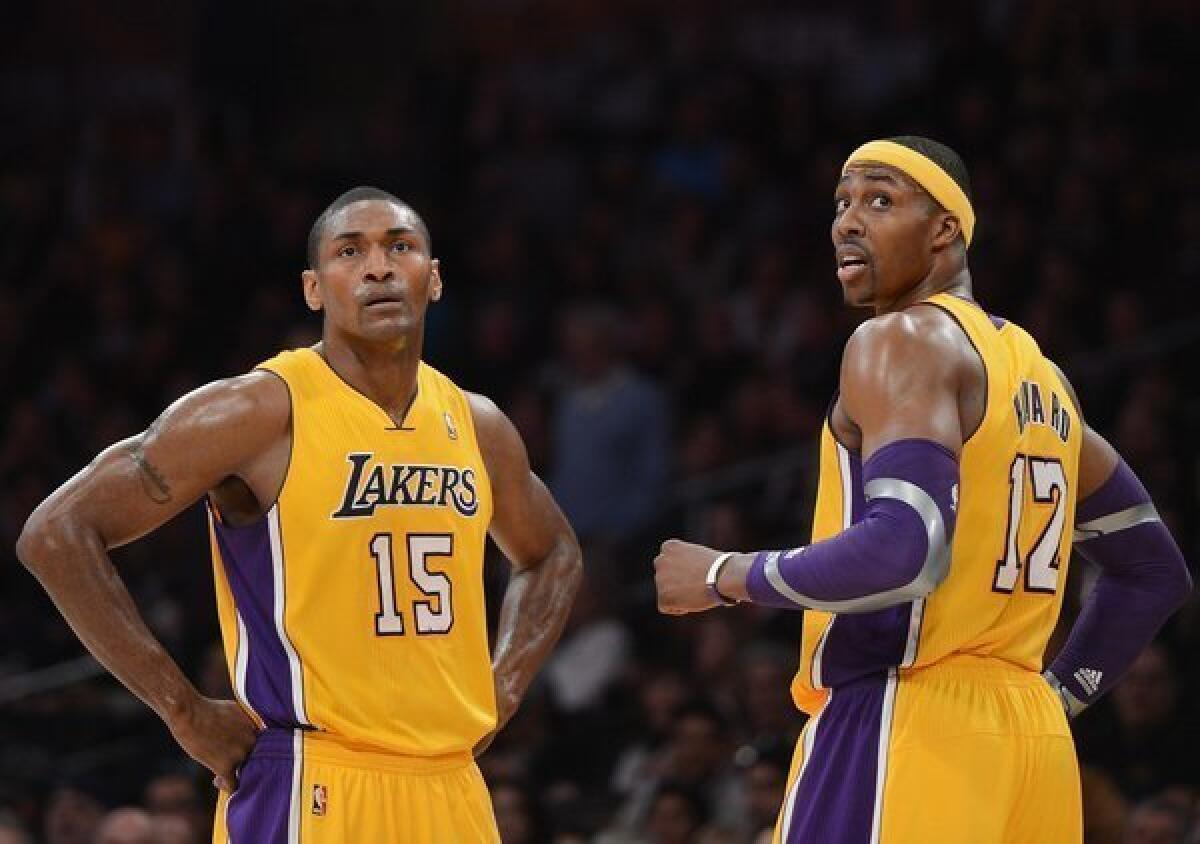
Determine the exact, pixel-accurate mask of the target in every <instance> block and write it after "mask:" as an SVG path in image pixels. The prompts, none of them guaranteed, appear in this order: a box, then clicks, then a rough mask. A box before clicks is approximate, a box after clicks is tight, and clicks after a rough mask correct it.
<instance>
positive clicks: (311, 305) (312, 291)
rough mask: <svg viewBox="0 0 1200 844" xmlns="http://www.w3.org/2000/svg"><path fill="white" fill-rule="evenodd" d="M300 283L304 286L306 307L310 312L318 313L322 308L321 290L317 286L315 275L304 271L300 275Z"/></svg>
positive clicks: (311, 271)
mask: <svg viewBox="0 0 1200 844" xmlns="http://www.w3.org/2000/svg"><path fill="white" fill-rule="evenodd" d="M300 281H301V283H302V284H303V285H304V303H305V304H306V305H308V309H309V310H310V311H319V310H321V308H323V307H324V303H322V301H321V288H320V286H319V285H318V284H317V274H316V272H315V271H313V270H305V271H304V272H302V273H301V274H300Z"/></svg>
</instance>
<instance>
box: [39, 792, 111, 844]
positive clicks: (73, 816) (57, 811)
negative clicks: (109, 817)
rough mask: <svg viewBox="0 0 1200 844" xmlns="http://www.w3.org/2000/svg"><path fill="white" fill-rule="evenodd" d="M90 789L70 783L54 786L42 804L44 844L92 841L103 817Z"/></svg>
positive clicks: (98, 801)
mask: <svg viewBox="0 0 1200 844" xmlns="http://www.w3.org/2000/svg"><path fill="white" fill-rule="evenodd" d="M93 790H94V789H90V788H86V787H85V786H83V785H77V784H70V785H61V786H59V787H58V788H55V789H54V791H52V792H51V794H50V800H49V803H48V805H47V807H46V821H45V836H46V844H93V842H92V839H93V838H95V836H96V830H97V829H98V828H99V826H100V821H101V819H102V818H103V817H104V806H103V804H102V803H101V802H100V800H99V799H98V798H97V797H96V796H95V795H94V794H93V793H92V791H93Z"/></svg>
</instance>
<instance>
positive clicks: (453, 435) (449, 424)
mask: <svg viewBox="0 0 1200 844" xmlns="http://www.w3.org/2000/svg"><path fill="white" fill-rule="evenodd" d="M443 415H444V416H445V417H446V434H447V436H449V437H450V439H452V440H456V439H458V428H455V427H454V420H453V419H451V418H450V414H449V413H446V414H443Z"/></svg>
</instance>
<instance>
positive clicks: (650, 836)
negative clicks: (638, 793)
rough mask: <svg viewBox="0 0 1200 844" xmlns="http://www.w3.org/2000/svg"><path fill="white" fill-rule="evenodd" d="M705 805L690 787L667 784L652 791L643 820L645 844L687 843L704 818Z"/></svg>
mask: <svg viewBox="0 0 1200 844" xmlns="http://www.w3.org/2000/svg"><path fill="white" fill-rule="evenodd" d="M709 805H711V804H709V803H707V802H706V800H705V798H704V797H703V796H702V795H701V794H700V793H699V792H698V791H697V790H696V789H695V788H694V787H690V786H687V785H683V784H681V783H675V782H667V783H664V784H663V785H662V786H660V787H659V788H658V790H657V791H655V793H654V796H653V798H652V800H651V802H650V811H649V816H648V817H647V819H646V835H645V839H644V840H645V841H646V844H688V842H691V841H694V840H695V838H696V836H697V835H699V833H700V829H701V827H702V826H703V825H704V823H705V821H706V820H707V819H708V807H709Z"/></svg>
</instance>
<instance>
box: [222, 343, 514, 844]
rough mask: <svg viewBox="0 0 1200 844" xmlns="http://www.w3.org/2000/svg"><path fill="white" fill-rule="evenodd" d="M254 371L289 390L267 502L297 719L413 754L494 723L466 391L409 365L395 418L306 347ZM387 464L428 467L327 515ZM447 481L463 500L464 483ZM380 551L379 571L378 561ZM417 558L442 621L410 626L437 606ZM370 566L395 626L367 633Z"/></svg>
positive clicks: (374, 610)
mask: <svg viewBox="0 0 1200 844" xmlns="http://www.w3.org/2000/svg"><path fill="white" fill-rule="evenodd" d="M260 368H261V369H265V370H268V371H270V372H273V373H275V374H276V375H278V376H279V377H280V378H282V379H283V380H284V381H285V382H286V384H287V386H288V389H289V391H290V393H291V400H292V428H293V438H292V452H291V462H290V465H289V467H288V470H287V476H286V480H285V482H284V484H283V489H282V491H281V493H280V495H279V500H278V502H277V504H276V510H277V515H278V525H279V535H280V545H281V550H282V559H283V571H284V573H285V574H284V582H283V591H284V595H285V601H284V607H285V608H286V612H285V615H284V619H283V623H284V627H285V629H286V632H287V635H288V637H289V638H290V640H291V643H292V645H293V646H294V649H295V652H296V655H297V657H298V660H299V663H300V674H301V676H302V677H303V708H304V712H305V714H306V715H307V720H308V723H309V724H311V725H312V726H313V727H316V728H317V729H318V730H322V731H326V732H327V733H328V734H329V735H330V736H331V737H333V738H335V739H336V740H338V741H340V742H342V743H344V744H347V745H350V746H355V747H360V748H374V749H377V750H382V751H387V752H392V753H400V754H408V755H414V756H436V755H441V754H446V753H454V752H465V751H469V750H470V749H471V748H472V747H473V746H474V744H475V743H476V742H477V741H478V740H479V739H480V738H481V737H482V736H484V735H485V734H487V733H488V732H490V731H491V730H492V729H493V727H494V726H495V723H496V708H495V698H494V689H493V680H492V671H491V659H490V653H489V648H488V638H487V628H486V615H485V608H484V590H483V557H484V546H485V542H486V539H487V528H488V523H489V521H490V519H491V514H492V499H491V487H490V482H489V479H488V476H487V472H486V469H485V466H484V462H483V458H482V456H481V454H480V451H479V446H478V443H477V442H476V435H475V427H474V422H473V418H472V415H471V410H470V406H469V404H468V402H467V398H466V396H465V395H464V394H463V393H462V391H461V390H459V389H458V388H457V387H456V386H455V385H454V384H453V383H451V382H450V380H449V379H447V378H446V377H445V376H443V375H442V374H440V373H439V372H437V371H436V370H434V369H433V368H432V367H429V366H427V365H425V364H424V363H422V364H421V365H420V370H419V373H418V379H417V382H418V389H417V396H416V399H415V400H414V402H413V405H412V407H411V408H410V409H409V411H408V414H407V416H406V418H405V420H404V424H403V426H402V427H401V428H399V429H397V428H396V426H395V425H394V423H393V422H392V420H391V419H390V418H389V417H388V415H387V414H386V413H385V412H384V411H383V410H382V409H381V408H380V407H378V406H377V405H376V404H374V403H373V402H371V401H370V400H369V399H367V398H366V397H365V396H364V395H362V394H361V393H358V392H357V391H355V390H354V389H353V388H352V387H350V386H349V385H348V384H346V383H345V382H344V381H342V380H341V378H340V377H339V376H338V375H337V374H336V373H335V372H334V371H333V370H332V369H330V367H329V366H328V364H327V363H326V362H325V361H324V359H323V358H322V357H321V356H320V355H318V354H317V353H316V352H315V351H314V350H312V349H299V350H295V351H288V352H283V353H282V354H280V355H278V356H276V357H274V358H272V359H271V360H268V361H266V362H265V363H263V364H262V365H261V367H260ZM363 454H369V455H370V457H369V459H368V460H367V462H366V464H365V467H364V468H363V470H362V471H361V472H360V473H359V478H358V481H357V483H354V482H353V475H354V471H353V470H354V466H353V463H352V461H351V459H350V456H351V455H363ZM360 459H361V458H360ZM394 466H400V467H413V466H418V467H434V468H433V469H431V470H430V472H429V474H428V475H426V474H424V473H421V474H418V475H417V476H415V477H416V480H411V478H412V477H413V476H409V477H410V480H409V481H406V487H405V489H406V490H407V491H408V493H407V494H410V495H411V496H412V498H411V499H410V500H409V501H407V502H403V500H402V499H403V496H402V495H401V496H399V497H397V500H401V501H402V503H400V504H379V505H378V506H376V507H375V508H374V510H373V511H372V512H370V513H369V514H365V513H358V514H354V515H351V516H345V515H342V516H341V517H338V516H335V514H337V513H339V512H341V511H342V510H344V509H345V503H346V501H347V500H350V499H356V498H361V497H362V496H366V497H367V498H368V499H369V498H370V497H371V495H373V494H374V493H371V492H368V491H367V490H368V489H369V488H371V477H372V476H373V474H374V472H373V470H374V469H376V468H377V467H378V473H379V478H380V481H381V483H380V484H379V485H377V487H376V488H375V489H376V492H378V494H380V495H382V494H384V492H385V491H386V490H387V489H389V488H392V489H394V487H393V482H394V481H395V479H396V477H397V475H396V473H395V471H394V470H393V468H392V467H394ZM438 467H443V468H442V469H440V470H439V469H438ZM444 467H454V468H455V469H456V471H457V472H458V473H459V476H465V475H466V473H468V472H469V473H473V478H474V483H473V488H474V493H473V494H474V503H475V504H476V505H477V506H476V507H475V509H474V512H472V513H470V514H464V513H463V512H460V511H459V509H457V508H456V507H455V506H452V505H453V496H454V492H453V491H452V492H451V493H450V494H449V496H447V495H446V490H445V489H444V488H443V489H441V490H439V489H438V488H437V484H436V482H437V480H438V478H439V477H440V478H441V481H442V482H445V481H446V478H447V477H448V476H447V475H446V474H445V470H444ZM435 470H436V471H441V472H443V474H441V475H438V474H436V471H435ZM427 478H428V479H429V482H428V483H426V479H427ZM350 487H353V488H354V489H352V490H350V491H349V492H348V488H350ZM456 489H457V490H458V491H459V492H461V493H462V495H463V497H464V498H467V499H468V504H469V503H470V496H468V495H467V493H466V492H463V489H464V487H462V486H461V485H459V486H458V487H456ZM439 495H440V497H441V499H443V503H441V504H438V503H436V501H435V500H436V499H438V497H439ZM393 497H396V496H393ZM429 501H435V503H432V504H431V503H428V502H429ZM466 509H470V508H469V507H468V508H466ZM381 535H386V536H390V540H386V539H385V540H381V539H379V538H378V537H380V536H381ZM409 537H418V538H419V537H440V539H435V540H434V542H435V543H441V544H443V545H444V544H445V543H446V542H447V540H446V537H449V540H448V542H449V547H450V549H451V551H450V553H449V554H448V555H447V554H441V553H422V551H421V550H420V549H421V542H422V540H420V539H417V540H416V545H415V546H413V547H415V548H416V553H415V554H414V553H410V550H411V548H410V544H409V541H408V538H409ZM384 542H390V546H388V547H386V548H385V546H384V545H383V544H381V543H384ZM386 550H390V555H391V557H392V559H391V565H390V567H388V566H386V565H385V562H386V561H381V556H384V554H383V552H384V551H386ZM213 551H214V561H215V563H216V565H215V568H216V571H217V597H218V609H219V617H220V621H221V628H222V635H223V638H224V640H225V649H226V656H227V659H228V661H229V666H230V672H231V674H235V672H236V666H235V661H236V658H237V647H238V634H239V630H238V626H237V624H236V617H235V614H234V606H233V595H232V593H231V591H230V589H229V587H228V584H227V583H226V579H225V574H224V572H223V571H222V568H223V566H222V564H221V560H220V552H219V549H218V548H217V547H216V543H215V542H214V544H213ZM414 556H416V557H420V559H414ZM420 564H423V566H424V570H425V571H426V572H428V573H430V576H432V577H434V578H437V577H439V576H442V575H444V576H445V577H446V578H448V579H449V581H450V584H451V585H450V601H449V604H450V609H451V613H452V617H451V618H452V620H451V622H450V627H449V629H448V630H447V631H446V632H436V631H435V632H428V630H426V632H422V631H421V630H420V629H418V628H419V627H420V618H419V617H418V612H419V611H421V612H424V613H425V614H426V616H428V614H429V613H436V614H440V613H444V612H445V608H444V607H442V606H441V598H440V597H439V595H438V594H437V592H436V591H434V592H430V591H429V590H425V591H422V590H421V588H419V587H418V585H417V580H416V579H415V578H416V577H417V576H418V575H420V574H421V572H419V571H417V568H418V566H419V565H420ZM388 569H390V573H389V572H388V571H387V570H388ZM385 574H388V576H390V578H391V581H392V591H393V593H394V604H393V606H394V610H395V611H394V612H393V613H392V614H391V616H390V617H391V618H392V619H393V621H394V620H395V617H396V616H397V615H399V617H400V620H399V621H398V622H394V623H402V624H403V626H404V631H403V632H402V633H400V632H396V631H395V630H393V631H391V632H384V633H381V632H380V629H379V625H380V624H381V623H382V622H381V621H380V618H379V617H380V616H381V615H384V613H383V601H384V595H383V591H382V590H383V587H382V582H381V578H382V577H383V576H384V575H385ZM441 582H442V583H443V584H444V581H441ZM418 605H423V606H424V610H420V609H419V606H418ZM442 618H444V616H442ZM426 627H428V624H427V625H426ZM358 840H371V839H369V838H363V839H358ZM375 840H382V839H375Z"/></svg>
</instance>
